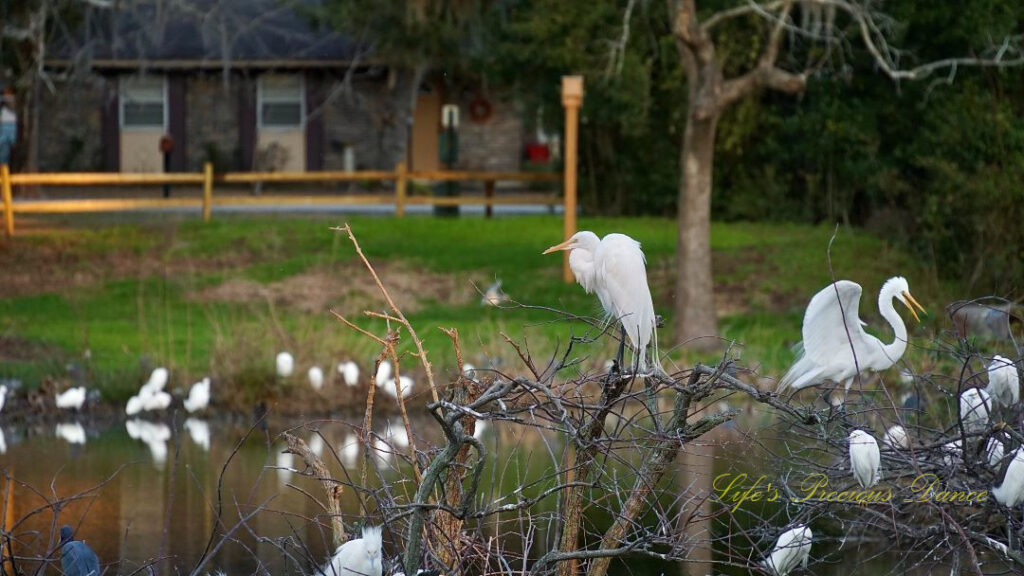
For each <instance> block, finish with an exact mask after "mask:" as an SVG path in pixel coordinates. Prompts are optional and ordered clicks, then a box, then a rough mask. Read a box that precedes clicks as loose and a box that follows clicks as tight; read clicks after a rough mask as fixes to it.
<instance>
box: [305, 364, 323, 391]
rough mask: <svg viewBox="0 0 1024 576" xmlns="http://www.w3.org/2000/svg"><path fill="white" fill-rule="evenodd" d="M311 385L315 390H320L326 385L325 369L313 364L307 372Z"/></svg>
mask: <svg viewBox="0 0 1024 576" xmlns="http://www.w3.org/2000/svg"><path fill="white" fill-rule="evenodd" d="M307 376H308V377H309V385H310V386H311V387H312V388H313V390H320V389H321V388H323V387H324V371H323V369H321V368H320V367H319V366H313V367H312V368H310V369H309V372H308V373H307Z"/></svg>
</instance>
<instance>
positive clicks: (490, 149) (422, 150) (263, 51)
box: [40, 0, 525, 172]
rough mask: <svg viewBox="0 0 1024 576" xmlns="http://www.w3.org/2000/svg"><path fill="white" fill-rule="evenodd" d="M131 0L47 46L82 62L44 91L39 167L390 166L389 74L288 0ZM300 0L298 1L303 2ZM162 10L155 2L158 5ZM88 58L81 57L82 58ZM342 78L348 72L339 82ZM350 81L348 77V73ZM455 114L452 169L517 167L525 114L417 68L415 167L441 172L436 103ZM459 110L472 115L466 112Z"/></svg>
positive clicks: (66, 62)
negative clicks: (69, 43) (184, 3)
mask: <svg viewBox="0 0 1024 576" xmlns="http://www.w3.org/2000/svg"><path fill="white" fill-rule="evenodd" d="M203 2H207V3H208V4H209V6H208V8H209V10H208V11H203V10H200V11H198V12H196V11H194V10H193V11H189V12H184V11H183V12H174V7H175V6H177V5H176V4H173V3H166V4H167V5H164V4H161V3H137V4H130V3H129V4H128V5H126V6H129V7H126V8H124V9H121V10H117V11H112V14H111V15H110V17H109V19H108V20H107V21H105V22H101V23H98V24H97V23H94V24H93V25H92V28H91V29H90V30H89V31H88V33H89V34H90V39H89V42H83V43H82V45H83V46H87V48H86V49H83V48H76V49H74V50H71V49H63V50H57V51H56V52H57V54H58V56H56V57H54V58H51V59H50V60H48V61H47V62H48V65H49V66H50V67H51V68H53V69H64V70H68V69H72V68H74V69H76V70H82V69H87V70H88V72H87V73H77V74H75V75H73V76H72V78H73V79H71V80H66V81H64V82H63V83H58V84H56V86H55V89H54V90H44V91H43V94H42V95H41V100H40V104H41V108H40V109H41V111H42V113H41V115H40V136H41V138H40V170H41V171H123V172H161V171H164V169H165V166H164V159H163V154H162V152H161V151H160V141H161V139H162V138H164V136H165V135H166V136H170V138H171V139H172V140H173V143H174V145H173V148H172V150H171V152H170V155H169V166H167V169H169V170H170V171H197V170H199V169H200V167H201V166H202V164H203V163H204V162H207V161H211V162H213V163H214V165H215V166H216V168H217V169H218V170H273V171H285V170H287V171H292V170H295V171H303V170H343V169H356V170H363V169H391V168H393V166H387V165H385V164H387V162H385V161H384V158H385V155H384V154H383V151H384V150H385V149H387V148H388V144H389V143H388V142H386V141H385V139H386V138H388V137H389V134H392V132H393V131H387V130H382V124H383V123H384V122H386V121H388V115H387V111H386V108H387V107H386V106H385V103H386V102H387V99H388V98H389V97H390V95H389V93H388V91H389V82H388V70H387V68H386V67H384V66H380V65H377V64H360V62H367V61H370V62H372V58H366V55H365V54H361V53H360V52H359V50H360V48H359V47H358V46H356V45H355V44H353V43H352V42H349V41H348V40H347V39H345V38H343V37H341V36H339V35H338V34H337V33H335V32H333V31H331V30H329V29H325V28H318V27H316V26H315V25H314V24H313V23H312V21H311V20H310V19H309V18H308V17H306V16H305V15H304V14H302V13H300V12H299V11H298V10H296V9H295V4H294V3H282V2H279V1H278V0H220V1H216V2H215V1H214V0H196V2H193V5H192V7H193V8H194V7H195V6H196V5H200V4H203ZM300 4H301V2H300ZM161 6H163V9H161ZM83 63H85V65H83ZM346 77H347V78H346ZM346 80H347V81H346ZM451 103H456V104H458V105H460V108H461V110H462V113H461V114H460V116H461V122H460V124H459V128H458V134H459V148H460V157H459V161H458V163H457V165H456V166H455V167H456V168H458V169H469V170H518V169H519V168H520V164H521V158H522V151H523V147H524V137H525V131H524V129H523V121H522V118H523V117H524V111H523V110H521V109H520V107H519V106H517V105H516V103H514V102H509V101H505V100H502V99H500V98H490V97H488V98H485V97H484V96H481V95H480V94H477V93H475V92H473V91H468V92H466V93H463V92H462V91H460V92H459V93H458V94H445V87H444V85H443V84H442V83H441V82H439V81H437V79H436V78H434V77H432V76H430V75H428V76H427V79H426V80H425V81H424V83H423V84H422V86H421V87H420V93H419V95H418V97H417V105H416V110H415V115H414V118H413V126H412V129H411V131H410V134H409V140H408V142H407V147H406V150H407V162H408V164H409V167H410V169H412V170H431V169H436V168H439V167H440V161H439V146H440V144H439V142H440V138H441V131H442V128H441V121H440V120H441V108H442V106H443V105H444V104H451ZM469 112H473V113H472V114H470V113H469Z"/></svg>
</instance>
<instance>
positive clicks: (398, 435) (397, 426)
mask: <svg viewBox="0 0 1024 576" xmlns="http://www.w3.org/2000/svg"><path fill="white" fill-rule="evenodd" d="M384 436H385V438H387V439H388V440H389V441H390V442H391V443H392V444H393V445H394V447H395V448H408V447H409V434H408V433H407V432H406V431H405V423H404V422H402V419H401V418H392V419H391V420H389V421H388V429H387V431H386V432H385V434H384Z"/></svg>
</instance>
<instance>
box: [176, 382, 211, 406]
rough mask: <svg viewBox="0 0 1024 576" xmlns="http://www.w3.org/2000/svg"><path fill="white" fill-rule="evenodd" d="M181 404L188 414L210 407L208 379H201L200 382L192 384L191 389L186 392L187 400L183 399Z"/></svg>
mask: <svg viewBox="0 0 1024 576" xmlns="http://www.w3.org/2000/svg"><path fill="white" fill-rule="evenodd" d="M183 404H184V405H185V410H188V413H189V414H191V413H193V412H198V411H200V410H206V407H207V406H209V405H210V379H209V378H203V379H202V380H201V381H199V382H196V383H195V384H193V385H192V388H191V389H190V390H189V391H188V398H185V401H184V403H183Z"/></svg>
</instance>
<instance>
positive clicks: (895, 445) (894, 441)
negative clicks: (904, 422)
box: [884, 424, 910, 450]
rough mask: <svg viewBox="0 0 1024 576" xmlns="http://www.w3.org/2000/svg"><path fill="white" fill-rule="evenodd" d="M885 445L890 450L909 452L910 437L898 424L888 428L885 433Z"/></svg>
mask: <svg viewBox="0 0 1024 576" xmlns="http://www.w3.org/2000/svg"><path fill="white" fill-rule="evenodd" d="M884 440H885V445H886V446H888V447H889V448H890V449H892V450H909V449H910V436H909V435H908V434H907V429H906V428H904V427H903V426H900V425H899V424H896V425H894V426H890V427H889V429H888V430H886V431H885V438H884Z"/></svg>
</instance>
